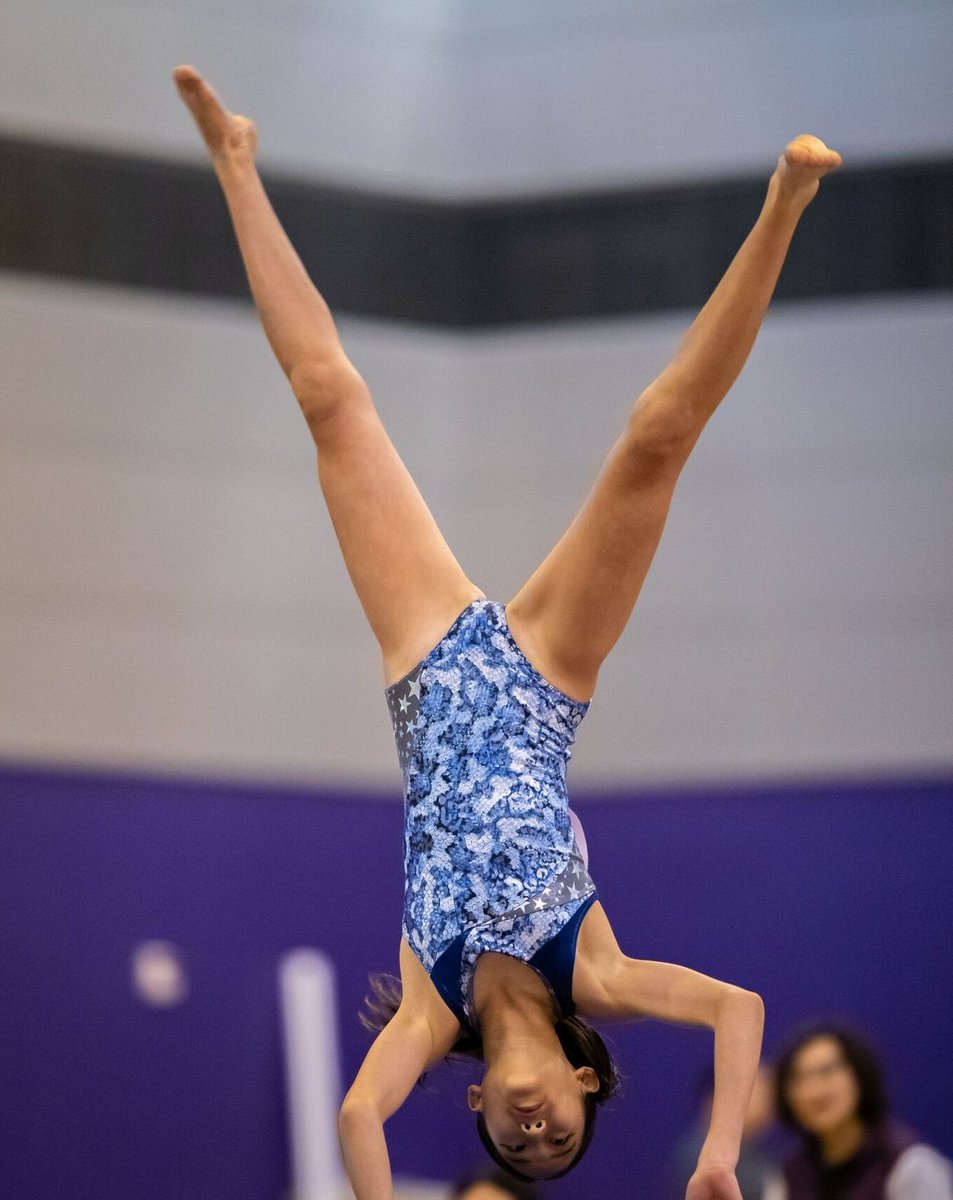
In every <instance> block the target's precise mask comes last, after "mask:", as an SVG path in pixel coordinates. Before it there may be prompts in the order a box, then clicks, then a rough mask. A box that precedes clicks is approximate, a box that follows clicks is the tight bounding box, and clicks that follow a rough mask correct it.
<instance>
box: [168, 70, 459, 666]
mask: <svg viewBox="0 0 953 1200" xmlns="http://www.w3.org/2000/svg"><path fill="white" fill-rule="evenodd" d="M175 80H176V83H177V85H178V88H179V92H180V94H181V96H182V98H183V100H184V101H185V103H186V104H187V105H188V107H189V109H190V111H191V113H192V115H193V117H194V118H195V121H196V124H197V125H198V127H199V130H200V132H201V133H202V136H203V138H204V139H205V143H206V145H207V146H208V149H209V153H210V154H211V157H212V162H213V165H214V167H215V172H216V174H217V176H218V179H219V182H220V183H221V185H222V189H223V191H224V193H225V199H226V201H227V203H228V209H229V212H230V214H231V218H232V223H233V225H234V228H235V234H236V236H237V238H238V244H239V247H240V249H241V252H242V258H243V260H244V263H245V269H246V271H247V273H248V280H249V283H250V285H251V290H252V295H253V296H254V299H255V304H256V306H257V308H258V314H259V316H260V317H261V322H262V325H263V326H264V330H265V333H266V335H267V337H268V340H269V342H270V343H271V348H272V350H274V352H275V355H276V357H277V359H278V361H279V363H280V364H281V367H282V369H283V370H284V372H285V374H286V375H287V377H288V380H289V382H290V383H291V387H292V389H293V391H294V393H295V396H296V397H297V399H298V403H299V404H300V406H301V410H302V412H303V414H304V417H305V419H306V420H307V423H308V428H309V429H310V431H311V434H312V437H313V438H314V442H315V445H316V446H317V450H318V474H319V478H320V481H321V487H322V490H323V492H324V497H325V500H326V501H327V505H328V510H329V512H330V514H331V520H332V522H333V524H334V528H335V532H336V533H337V537H338V541H339V542H340V545H341V549H342V551H343V554H344V560H345V563H346V564H347V568H348V572H349V573H350V576H351V580H352V582H353V583H354V587H355V589H356V591H357V594H358V597H359V599H360V601H361V604H362V606H363V608H364V611H365V613H366V614H367V618H368V620H369V622H370V624H371V628H372V629H373V631H374V633H375V635H376V636H377V639H378V641H379V643H380V646H381V652H382V654H383V658H384V672H385V676H386V678H387V681H388V682H390V681H391V680H393V679H398V678H400V676H401V675H403V674H404V673H406V671H408V670H409V669H410V668H411V667H413V666H414V665H415V664H416V662H417V661H418V660H419V659H420V658H421V657H423V655H424V654H425V653H426V652H427V651H428V650H429V649H430V648H431V647H432V646H433V645H434V644H435V643H436V642H437V641H439V639H440V637H441V636H442V635H443V634H444V633H445V632H446V630H447V628H448V626H449V625H450V624H451V623H452V621H453V619H454V618H455V617H456V615H457V614H458V613H459V612H460V611H461V610H462V609H463V608H464V607H465V606H466V605H467V604H468V603H469V602H470V601H471V600H473V599H475V598H476V597H478V596H480V595H482V593H481V592H480V590H479V588H477V587H476V586H475V585H474V584H472V583H471V582H470V580H469V579H468V578H467V577H466V575H465V574H464V573H463V571H462V569H461V568H460V566H459V564H458V563H457V561H456V559H455V558H454V556H453V554H452V553H451V551H450V548H449V547H448V546H447V544H446V542H445V541H444V539H443V536H442V535H441V533H440V530H439V529H438V528H437V525H436V522H435V521H434V519H433V517H432V516H431V514H430V511H429V509H428V508H427V506H426V504H425V503H424V501H423V498H422V497H421V495H420V493H419V492H418V490H417V488H416V486H415V484H414V482H413V480H412V479H411V477H410V474H409V472H408V471H407V468H406V467H405V466H404V464H403V463H402V462H401V460H400V457H399V456H398V454H397V451H396V450H395V449H394V446H393V445H392V443H391V441H390V439H389V437H388V436H387V433H386V431H385V430H384V427H383V424H382V423H381V420H380V417H379V416H378V414H377V410H376V409H375V407H374V404H373V401H372V399H371V395H370V392H369V390H368V388H367V385H366V384H365V383H364V380H363V379H362V378H361V376H360V375H359V374H358V372H357V371H356V370H355V368H354V367H353V365H352V364H351V362H350V361H349V359H348V358H347V356H346V354H345V352H344V348H343V346H342V345H341V341H340V338H339V337H338V332H337V329H336V327H335V324H334V320H333V318H332V316H331V313H330V310H329V309H328V306H327V304H326V303H325V302H324V300H323V298H322V297H321V295H320V294H319V292H318V291H317V289H316V288H315V286H314V284H313V283H312V282H311V280H310V279H309V278H308V275H307V272H306V271H305V269H304V267H303V265H302V263H301V260H300V259H299V258H298V256H297V254H296V253H295V250H294V248H293V247H292V245H291V243H290V242H289V241H288V238H287V236H286V235H285V232H284V230H283V229H282V227H281V225H280V224H279V222H278V218H277V217H276V216H275V213H274V210H273V209H272V207H271V204H270V202H269V200H268V197H267V196H266V194H265V191H264V188H263V187H262V183H261V180H260V178H259V176H258V172H257V169H256V167H255V150H256V147H257V133H256V130H255V126H254V125H253V123H252V122H251V121H250V120H249V119H248V118H247V117H243V116H239V115H237V114H234V113H230V112H228V111H227V110H226V109H225V108H224V107H223V106H222V104H221V103H220V101H219V99H218V97H217V96H216V95H215V92H214V91H213V90H212V88H211V87H210V86H209V85H208V84H207V83H206V82H205V80H203V79H202V77H201V76H200V75H199V74H198V72H197V71H196V70H195V69H194V68H193V67H187V66H183V67H178V68H176V71H175Z"/></svg>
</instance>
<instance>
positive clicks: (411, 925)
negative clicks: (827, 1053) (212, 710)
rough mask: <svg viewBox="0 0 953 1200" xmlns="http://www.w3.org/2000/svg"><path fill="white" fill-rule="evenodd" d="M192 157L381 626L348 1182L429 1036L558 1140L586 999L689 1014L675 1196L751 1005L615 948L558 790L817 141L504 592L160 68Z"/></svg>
mask: <svg viewBox="0 0 953 1200" xmlns="http://www.w3.org/2000/svg"><path fill="white" fill-rule="evenodd" d="M175 80H176V83H177V85H178V88H179V92H180V94H181V96H182V98H183V100H184V101H185V103H186V104H187V105H188V107H189V109H190V111H191V113H192V115H193V117H194V118H195V121H196V124H197V125H198V127H199V130H200V132H201V134H202V136H203V138H204V140H205V143H206V146H207V147H208V150H209V153H210V155H211V159H212V163H213V166H214V168H215V172H216V174H217V176H218V179H219V182H220V183H221V186H222V189H223V191H224V194H225V199H226V201H227V204H228V208H229V212H230V215H231V218H232V222H233V225H234V229H235V234H236V236H237V239H238V244H239V247H240V249H241V253H242V257H243V259H244V263H245V268H246V270H247V273H248V279H249V283H250V286H251V291H252V294H253V296H254V300H255V303H256V306H257V309H258V313H259V316H260V317H261V321H262V324H263V326H264V330H265V333H266V335H267V337H268V340H269V342H270V343H271V347H272V349H273V351H274V353H275V355H276V357H277V359H278V361H279V363H280V364H281V367H282V368H283V370H284V372H285V374H286V375H287V377H288V380H289V382H290V384H291V387H292V389H293V391H294V394H295V396H296V398H297V400H298V403H299V405H300V407H301V410H302V413H303V415H304V417H305V420H306V421H307V424H308V428H309V430H310V433H311V436H312V437H313V439H314V442H315V445H316V447H317V452H318V475H319V479H320V483H321V488H322V490H323V493H324V497H325V500H326V502H327V505H328V509H329V512H330V514H331V519H332V522H333V524H334V528H335V532H336V534H337V537H338V540H339V542H340V545H341V550H342V552H343V554H344V559H345V563H346V565H347V568H348V572H349V574H350V577H351V580H352V582H353V584H354V587H355V590H356V591H357V594H358V598H359V599H360V602H361V604H362V606H363V608H364V611H365V613H366V615H367V618H368V620H369V622H370V624H371V627H372V629H373V631H374V634H375V635H376V637H377V639H378V642H379V643H380V647H381V654H382V657H383V667H384V674H385V679H386V681H387V683H388V686H387V688H386V695H387V701H388V705H389V708H390V712H391V717H392V719H393V723H394V730H395V736H396V739H397V747H398V754H399V758H400V764H401V769H402V772H403V777H404V788H405V796H406V805H405V811H406V820H405V840H404V861H405V870H406V890H405V902H404V916H403V931H402V932H403V936H402V938H401V941H400V949H399V961H400V981H399V985H398V984H397V981H393V983H389V982H388V981H387V979H386V978H383V977H376V978H375V979H374V981H373V983H374V990H375V995H374V997H373V998H371V999H370V1000H369V1001H368V1008H369V1012H368V1014H367V1021H368V1022H369V1023H370V1024H372V1025H373V1026H374V1027H375V1028H376V1029H378V1030H379V1032H378V1034H377V1037H376V1038H375V1040H374V1042H373V1044H372V1046H371V1048H370V1050H369V1051H368V1053H367V1056H366V1058H365V1059H364V1063H363V1065H362V1066H361V1069H360V1071H359V1072H358V1075H357V1078H356V1079H355V1080H354V1083H353V1085H352V1086H351V1088H350V1090H349V1091H348V1093H347V1096H346V1097H345V1100H344V1103H343V1106H342V1108H341V1114H340V1123H339V1124H340V1135H341V1145H342V1149H343V1154H344V1161H345V1165H346V1167H347V1172H348V1175H349V1177H350V1181H351V1185H352V1187H353V1189H354V1193H355V1195H356V1197H357V1200H390V1198H391V1197H392V1194H393V1186H392V1180H391V1171H390V1162H389V1157H388V1152H387V1146H386V1142H385V1139H384V1122H385V1121H386V1120H387V1119H388V1117H390V1116H391V1114H392V1113H394V1112H395V1111H396V1110H397V1109H398V1108H399V1107H400V1106H401V1105H402V1104H403V1103H404V1101H405V1100H406V1099H407V1097H408V1095H409V1094H410V1092H411V1090H412V1088H413V1086H414V1084H415V1082H416V1080H417V1079H418V1078H419V1077H420V1075H421V1074H423V1073H424V1072H426V1071H427V1070H428V1069H429V1068H430V1067H432V1066H433V1065H435V1064H436V1063H438V1062H440V1060H442V1059H443V1058H445V1057H446V1056H448V1055H450V1054H453V1053H462V1054H470V1055H472V1056H473V1057H474V1058H476V1059H479V1060H480V1061H481V1062H482V1063H483V1064H484V1066H483V1074H482V1081H481V1082H480V1083H478V1084H477V1083H474V1084H473V1085H471V1086H470V1088H469V1089H468V1102H469V1106H470V1108H471V1109H472V1110H473V1111H474V1112H475V1113H476V1114H477V1118H476V1119H477V1127H478V1131H479V1135H480V1138H481V1140H482V1141H483V1144H484V1145H485V1146H486V1148H487V1150H488V1151H489V1153H490V1154H491V1156H492V1157H493V1158H494V1159H495V1160H496V1162H497V1163H499V1164H500V1165H501V1166H502V1167H504V1168H505V1169H506V1170H507V1171H509V1172H510V1173H511V1174H514V1175H516V1176H518V1177H521V1178H532V1179H551V1178H555V1177H556V1176H557V1175H561V1174H563V1173H565V1171H567V1170H569V1169H570V1168H571V1167H572V1166H574V1165H575V1164H576V1163H578V1161H579V1159H580V1158H581V1156H582V1154H583V1152H584V1151H585V1149H586V1147H587V1145H588V1144H589V1140H590V1139H591V1137H592V1131H593V1126H594V1121H595V1114H596V1110H597V1106H598V1105H599V1104H600V1103H602V1102H603V1101H605V1100H607V1099H609V1097H610V1096H611V1095H612V1094H613V1092H614V1091H615V1090H616V1087H617V1080H616V1073H615V1068H614V1066H613V1064H612V1062H611V1059H610V1058H609V1055H608V1053H607V1051H606V1048H605V1045H604V1043H603V1042H602V1039H601V1038H600V1037H599V1035H598V1034H597V1033H596V1032H595V1031H594V1030H593V1029H592V1028H591V1027H590V1026H589V1025H588V1024H587V1023H586V1018H590V1017H594V1018H601V1019H615V1020H622V1021H625V1020H635V1019H639V1018H645V1017H654V1018H657V1019H660V1020H663V1021H674V1022H681V1023H686V1024H690V1025H702V1026H707V1027H709V1028H711V1029H713V1030H714V1034H715V1098H714V1105H713V1109H712V1115H711V1123H710V1127H709V1131H708V1135H707V1137H706V1139H705V1142H704V1145H703V1147H702V1150H701V1153H700V1155H699V1158H698V1165H697V1168H696V1170H695V1173H694V1174H693V1176H692V1178H691V1180H690V1181H689V1184H688V1189H687V1193H686V1200H741V1192H740V1191H739V1188H738V1184H737V1180H736V1178H735V1174H734V1168H735V1164H736V1162H737V1159H738V1152H739V1145H740V1140H741V1131H742V1126H743V1119H744V1114H745V1110H746V1107H747V1104H748V1098H749V1095H750V1093H751V1088H752V1085H753V1082H754V1078H755V1073H756V1070H757V1066H758V1060H759V1057H760V1050H761V1034H762V1028H763V1022H764V1006H763V1004H762V1002H761V998H760V997H759V996H758V995H757V994H755V993H754V992H751V991H748V990H746V989H744V988H739V987H735V986H732V985H731V984H728V983H722V982H720V981H718V980H716V979H712V978H709V977H707V976H705V975H701V974H699V973H698V972H696V971H692V970H690V969H688V968H686V967H681V966H676V965H675V964H672V963H661V962H649V961H645V960H642V959H635V958H629V957H627V956H626V955H625V954H623V953H622V951H621V950H620V948H619V945H618V943H617V941H616V939H615V937H614V935H613V932H612V928H611V926H610V924H609V920H608V918H607V916H606V914H605V912H604V910H603V908H602V905H601V904H600V903H599V901H598V899H597V898H596V891H595V887H594V885H593V882H592V879H591V878H590V876H589V872H588V857H587V852H586V845H585V837H584V834H583V831H582V827H581V825H580V824H579V822H578V820H577V819H576V818H575V815H574V814H572V813H571V812H570V810H569V807H568V800H567V795H566V765H567V762H568V760H569V755H570V748H571V746H572V743H573V740H574V737H575V732H576V728H577V726H578V725H579V723H580V721H581V720H582V719H583V717H584V716H585V714H586V710H587V708H588V705H589V699H590V697H591V696H592V693H593V691H594V689H595V685H596V679H597V676H598V673H599V668H600V667H601V665H602V662H603V661H604V659H605V657H606V655H607V654H608V653H609V651H610V649H611V648H612V646H613V645H614V644H615V642H616V641H617V640H618V638H619V636H620V634H621V633H622V630H623V628H624V627H625V624H626V622H627V621H628V619H629V616H630V615H631V612H632V610H633V607H634V605H635V602H636V600H637V598H638V595H639V592H640V590H641V587H642V584H643V582H644V580H645V577H646V574H647V572H648V569H649V566H650V564H651V561H652V557H653V555H654V553H655V549H656V547H657V545H658V542H659V539H660V537H661V534H662V529H663V526H664V524H665V519H666V516H667V513H668V509H669V504H670V502H671V498H672V493H673V491H674V488H675V484H676V482H677V480H678V477H679V474H680V472H681V469H682V467H683V466H684V464H685V462H686V460H687V458H688V456H689V453H690V452H691V450H692V448H693V446H694V445H695V442H696V441H697V440H698V437H699V435H700V434H701V431H702V429H703V428H704V426H705V423H706V422H707V420H708V418H709V417H710V416H711V414H712V413H713V412H714V410H715V408H716V407H717V406H718V404H719V403H720V401H721V400H722V399H723V397H724V396H725V395H726V393H727V392H728V390H729V388H730V387H731V385H732V384H733V383H734V381H735V379H736V378H737V377H738V374H739V373H740V371H741V369H742V367H743V366H744V363H745V360H746V359H747V357H748V355H749V353H750V351H751V348H752V346H753V344H754V341H755V338H756V336H757V333H758V330H759V328H760V326H761V322H762V319H763V317H764V314H765V311H766V310H767V307H768V304H769V303H770V300H771V296H772V294H773V292H774V288H775V285H776V283H777V279H778V276H779V274H780V271H781V267H782V265H783V263H784V259H785V256H786V254H787V251H788V248H789V246H790V242H791V238H792V236H793V234H794V230H795V228H796V226H797V224H798V221H799V219H800V216H801V214H802V213H803V211H804V209H805V208H806V207H807V205H808V204H809V203H810V201H811V200H812V199H813V197H814V195H815V193H816V192H817V190H818V186H819V181H820V179H821V177H822V176H824V175H825V174H827V173H828V172H829V171H831V170H834V169H835V168H837V167H838V166H839V165H840V162H841V158H840V155H839V154H837V152H836V151H834V150H830V149H829V148H828V147H827V146H825V145H824V143H823V142H822V141H820V140H819V139H818V138H816V137H813V136H810V135H806V134H805V135H802V136H800V137H797V138H795V140H794V141H792V142H791V143H790V144H789V145H788V146H787V148H786V149H785V151H784V153H783V154H782V155H781V157H780V158H779V160H778V165H777V169H776V170H775V171H774V173H773V174H772V176H771V179H770V182H769V183H768V188H767V196H766V198H765V201H764V206H763V208H762V210H761V212H760V215H759V216H758V218H757V221H756V223H755V225H754V228H753V229H752V231H751V233H750V234H749V235H748V237H747V239H746V240H745V242H744V244H743V245H742V246H741V248H740V250H739V251H738V253H737V255H736V256H735V258H734V260H733V261H732V263H731V265H730V266H729V268H728V270H727V272H726V273H725V275H724V277H723V278H722V280H721V282H720V283H719V284H718V287H717V288H716V289H715V291H714V293H713V294H712V296H711V297H710V299H709V300H708V302H707V303H706V305H705V306H704V308H703V309H702V311H701V313H700V314H699V315H698V317H697V318H696V320H695V321H694V323H693V324H692V326H691V328H690V329H689V331H688V333H687V334H686V336H685V338H684V339H683V341H682V343H681V345H680V347H679V348H678V350H677V352H676V354H675V356H674V358H673V359H672V361H671V362H670V363H669V364H668V366H666V368H665V369H664V370H663V371H662V373H661V375H659V377H658V378H657V379H656V380H655V381H654V382H653V383H651V384H650V385H649V386H648V387H647V388H646V389H645V390H644V391H643V392H642V393H641V395H640V396H639V397H638V399H637V401H636V403H635V404H634V406H633V407H632V410H631V412H630V413H629V414H628V418H627V420H626V422H625V425H624V428H623V430H622V433H621V435H620V436H619V438H618V440H617V441H616V443H615V445H614V446H613V447H612V448H611V450H610V452H609V455H608V458H607V459H606V461H605V464H604V465H603V468H602V471H601V473H600V475H599V477H598V479H597V480H596V483H595V485H594V486H593V489H592V491H591V493H590V495H589V496H588V498H587V499H586V501H585V503H584V504H583V507H582V509H581V510H580V512H579V513H578V515H577V516H576V517H575V519H574V520H573V522H572V523H571V525H570V526H569V528H568V530H567V531H566V532H565V534H564V535H563V536H562V538H561V539H560V540H559V542H558V543H557V544H556V546H555V547H554V548H553V550H552V551H551V552H550V554H549V555H548V557H547V558H546V559H545V560H544V561H543V563H542V564H541V565H540V566H539V567H538V569H537V570H536V571H535V572H534V573H533V574H532V575H531V576H530V578H529V579H528V580H527V582H526V583H525V584H524V585H523V587H522V588H521V589H520V590H519V591H518V592H517V593H516V595H515V596H514V597H513V598H512V599H511V600H510V601H509V602H508V603H507V604H506V605H502V604H499V603H495V602H493V601H490V600H488V599H487V598H486V597H485V596H484V594H483V593H482V592H481V591H480V589H479V588H478V587H477V586H476V585H475V584H473V583H472V582H471V581H470V579H469V578H468V577H467V576H466V574H464V572H463V570H462V568H461V567H460V565H459V564H458V563H457V561H456V559H455V558H454V556H453V554H452V553H451V551H450V549H449V547H448V546H447V544H446V542H445V541H444V539H443V537H442V536H441V534H440V531H439V529H438V528H437V526H436V523H435V522H434V520H433V517H432V516H431V514H430V512H429V510H428V508H427V506H426V504H425V503H424V501H423V499H422V497H421V495H420V493H419V492H418V491H417V488H416V486H415V484H414V482H413V480H412V479H411V477H410V475H409V473H408V472H407V469H406V468H405V467H404V465H403V463H402V462H401V460H400V458H399V457H398V454H397V452H396V450H395V449H394V447H393V445H392V443H391V441H390V439H389V438H388V436H387V433H386V432H385V430H384V427H383V425H382V423H381V420H380V418H379V416H378V414H377V411H376V409H375V407H374V404H373V401H372V399H371V395H370V392H369V390H368V388H367V386H366V384H365V383H364V381H363V379H362V378H361V376H360V375H359V374H358V372H357V371H356V369H355V368H354V366H353V365H352V364H351V362H350V360H349V359H348V358H347V356H346V354H345V352H344V349H343V347H342V344H341V341H340V338H339V336H338V333H337V329H336V327H335V324H334V320H333V318H332V316H331V313H330V311H329V309H328V307H327V305H326V304H325V302H324V300H323V299H322V297H321V295H320V294H319V292H318V291H317V290H316V288H315V287H314V285H313V283H312V282H311V280H310V279H309V278H308V275H307V273H306V271H305V270H304V267H303V266H302V264H301V262H300V260H299V258H298V256H297V254H296V253H295V251H294V249H293V247H292V246H291V244H290V242H289V241H288V239H287V237H286V235H285V233H284V231H283V229H282V228H281V225H280V224H279V222H278V219H277V217H276V216H275V214H274V211H273V210H272V208H271V204H270V202H269V200H268V198H267V196H266V194H265V191H264V188H263V186H262V183H261V180H260V178H259V176H258V172H257V169H256V166H255V152H256V149H257V142H258V137H257V131H256V129H255V126H254V124H253V122H252V121H250V120H249V119H248V118H247V117H244V116H240V115H237V114H234V113H231V112H229V111H228V110H227V109H225V108H224V107H223V106H222V104H221V102H220V101H219V99H218V97H217V96H216V94H215V92H214V91H213V90H212V88H211V87H210V86H209V85H208V84H207V83H206V82H205V80H204V79H203V78H202V77H201V76H200V75H199V73H198V72H197V71H196V70H195V69H194V68H193V67H189V66H182V67H178V68H176V70H175Z"/></svg>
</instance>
